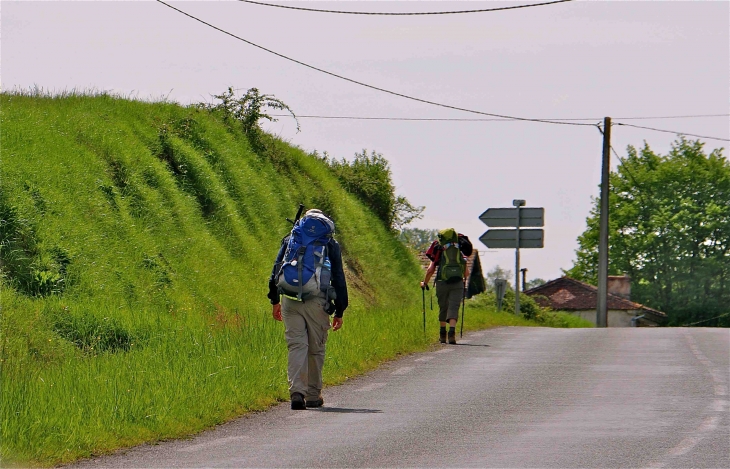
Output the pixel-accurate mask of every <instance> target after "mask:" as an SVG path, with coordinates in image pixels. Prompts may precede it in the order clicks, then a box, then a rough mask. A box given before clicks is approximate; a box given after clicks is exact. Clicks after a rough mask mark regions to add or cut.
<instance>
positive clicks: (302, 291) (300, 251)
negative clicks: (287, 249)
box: [297, 246, 307, 301]
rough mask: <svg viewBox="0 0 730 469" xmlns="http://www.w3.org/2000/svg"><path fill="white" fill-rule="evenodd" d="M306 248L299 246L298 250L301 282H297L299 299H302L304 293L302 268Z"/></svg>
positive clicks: (298, 272) (298, 271)
mask: <svg viewBox="0 0 730 469" xmlns="http://www.w3.org/2000/svg"><path fill="white" fill-rule="evenodd" d="M306 250H307V247H306V246H299V249H298V250H297V274H298V275H299V282H297V283H298V284H299V294H298V295H297V299H298V300H299V301H302V295H303V294H304V290H303V287H302V268H303V266H304V253H305V252H306Z"/></svg>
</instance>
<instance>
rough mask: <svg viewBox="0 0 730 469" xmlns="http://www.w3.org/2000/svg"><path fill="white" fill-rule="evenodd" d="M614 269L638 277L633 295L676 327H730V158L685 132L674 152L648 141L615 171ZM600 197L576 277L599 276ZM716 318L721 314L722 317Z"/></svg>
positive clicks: (611, 213) (581, 244)
mask: <svg viewBox="0 0 730 469" xmlns="http://www.w3.org/2000/svg"><path fill="white" fill-rule="evenodd" d="M610 184H611V189H610V193H609V216H610V222H609V266H608V268H609V273H610V274H621V273H627V274H628V275H629V276H630V277H631V278H632V299H633V300H635V301H638V302H640V303H643V304H645V305H647V306H650V307H652V308H656V309H659V310H662V311H664V312H666V313H667V314H668V315H669V325H682V324H688V323H695V322H698V321H703V323H702V325H703V326H711V325H722V326H730V285H729V283H730V163H729V162H728V160H727V159H726V158H725V157H723V155H722V149H716V150H713V151H712V152H710V153H709V154H706V153H705V151H704V149H703V144H702V143H701V142H700V141H699V140H696V141H691V140H686V139H684V138H683V137H680V138H679V139H678V140H677V141H675V142H674V144H673V145H672V148H671V150H670V152H669V154H667V155H659V154H656V153H654V152H653V151H652V150H651V148H649V145H648V144H646V143H645V144H644V147H643V148H642V149H641V150H640V151H637V150H636V148H634V147H632V146H629V147H628V158H627V159H626V160H625V161H623V162H622V163H621V164H620V165H619V166H618V167H617V171H616V172H612V173H611V176H610ZM599 206H600V200H598V199H595V200H594V207H593V209H592V210H591V213H590V216H589V217H588V219H587V225H588V227H587V229H586V231H585V232H584V233H583V234H582V235H580V236H579V237H578V243H579V249H578V250H577V251H576V254H577V258H576V261H575V263H574V265H573V267H572V268H571V269H570V270H568V271H567V272H566V273H567V274H568V275H570V276H571V277H574V278H577V279H580V280H584V281H588V282H591V283H594V284H595V282H596V278H597V268H598V231H599ZM716 316H722V317H720V318H716V319H712V318H715V317H716Z"/></svg>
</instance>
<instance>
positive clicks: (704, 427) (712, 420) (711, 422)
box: [697, 415, 720, 433]
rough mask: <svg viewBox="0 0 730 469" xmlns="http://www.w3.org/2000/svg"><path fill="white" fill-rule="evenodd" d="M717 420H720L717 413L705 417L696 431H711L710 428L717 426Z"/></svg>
mask: <svg viewBox="0 0 730 469" xmlns="http://www.w3.org/2000/svg"><path fill="white" fill-rule="evenodd" d="M718 422H720V417H718V416H717V415H714V416H711V417H707V418H706V419H705V420H704V422H702V424H701V425H700V426H699V428H698V429H697V431H698V432H700V433H706V432H711V431H712V430H714V429H716V428H717V424H718Z"/></svg>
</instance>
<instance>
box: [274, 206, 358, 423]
mask: <svg viewBox="0 0 730 469" xmlns="http://www.w3.org/2000/svg"><path fill="white" fill-rule="evenodd" d="M302 209H303V206H300V209H299V213H297V219H296V220H295V221H292V223H293V224H294V227H293V228H292V230H291V233H290V234H289V235H287V236H286V237H284V239H282V241H281V246H280V248H279V253H278V254H277V256H276V261H275V262H274V268H273V269H272V271H271V276H270V277H269V294H268V297H269V300H270V301H271V304H272V316H273V317H274V319H275V320H277V321H283V322H284V326H285V331H284V335H285V337H286V343H287V347H288V349H289V355H288V366H287V379H288V381H289V395H290V397H291V408H292V409H293V410H304V409H306V408H307V407H322V405H323V404H324V399H323V398H322V367H323V366H324V356H325V345H326V343H327V334H328V331H329V329H330V327H331V328H332V330H333V331H336V330H338V329H340V328H341V327H342V313H344V312H345V309H347V304H348V298H347V284H346V281H345V272H344V269H343V266H342V254H341V250H340V245H339V244H338V243H337V241H336V240H335V239H334V238H333V234H334V231H335V224H334V222H333V221H332V220H330V219H329V217H327V216H326V215H325V214H324V213H322V211H321V210H317V209H311V210H308V211H307V213H305V214H304V216H303V217H302V218H301V219H299V215H301V212H302ZM282 297H283V298H282ZM330 316H333V318H332V325H331V326H330Z"/></svg>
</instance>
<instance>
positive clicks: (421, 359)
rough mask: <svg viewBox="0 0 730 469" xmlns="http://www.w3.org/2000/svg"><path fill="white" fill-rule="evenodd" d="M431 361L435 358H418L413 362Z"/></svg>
mask: <svg viewBox="0 0 730 469" xmlns="http://www.w3.org/2000/svg"><path fill="white" fill-rule="evenodd" d="M431 360H433V357H429V356H425V357H421V358H416V359H415V360H413V361H414V362H430V361H431Z"/></svg>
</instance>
